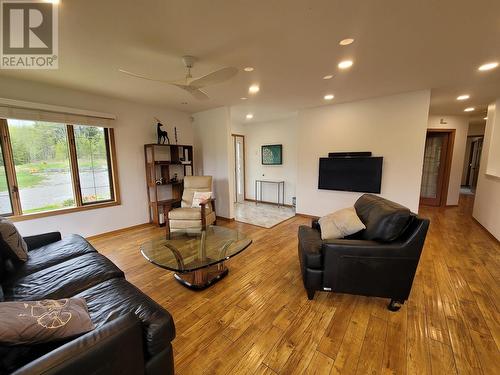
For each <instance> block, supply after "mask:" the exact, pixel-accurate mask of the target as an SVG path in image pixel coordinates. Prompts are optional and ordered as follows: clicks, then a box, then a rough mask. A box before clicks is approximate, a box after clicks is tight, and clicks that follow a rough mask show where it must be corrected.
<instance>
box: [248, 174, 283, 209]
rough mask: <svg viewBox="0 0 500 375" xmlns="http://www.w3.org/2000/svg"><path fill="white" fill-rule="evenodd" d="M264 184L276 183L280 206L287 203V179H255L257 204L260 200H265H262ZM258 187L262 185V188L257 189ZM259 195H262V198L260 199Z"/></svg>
mask: <svg viewBox="0 0 500 375" xmlns="http://www.w3.org/2000/svg"><path fill="white" fill-rule="evenodd" d="M262 184H274V185H276V188H277V197H278V201H277V204H278V207H279V206H284V205H285V181H279V180H255V204H257V203H258V202H263V200H262ZM258 187H260V189H257V188H258ZM257 191H259V193H260V194H257ZM280 193H281V194H280ZM259 196H260V199H259ZM280 196H281V201H280Z"/></svg>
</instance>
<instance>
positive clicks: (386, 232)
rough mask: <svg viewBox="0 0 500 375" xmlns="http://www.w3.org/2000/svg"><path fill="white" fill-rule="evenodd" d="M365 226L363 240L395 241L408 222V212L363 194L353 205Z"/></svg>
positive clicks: (395, 204) (380, 199)
mask: <svg viewBox="0 0 500 375" xmlns="http://www.w3.org/2000/svg"><path fill="white" fill-rule="evenodd" d="M354 207H355V208H356V212H357V214H358V216H359V218H360V219H361V221H362V222H363V224H365V226H366V230H364V231H363V232H362V237H363V239H365V240H372V241H383V242H391V241H394V240H395V239H397V238H398V237H399V236H400V235H401V234H402V233H403V232H404V230H405V229H406V228H407V226H408V223H409V222H410V210H409V209H408V208H406V207H404V206H401V205H400V204H397V203H395V202H392V201H390V200H387V199H384V198H381V197H378V196H376V195H372V194H363V195H362V196H361V197H360V198H359V199H358V200H357V201H356V203H355V204H354Z"/></svg>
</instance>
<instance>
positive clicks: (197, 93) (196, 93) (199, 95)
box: [173, 83, 210, 100]
mask: <svg viewBox="0 0 500 375" xmlns="http://www.w3.org/2000/svg"><path fill="white" fill-rule="evenodd" d="M173 85H174V86H177V87H178V88H180V89H183V90H185V91H187V92H188V93H190V94H191V95H192V96H193V97H194V98H196V99H198V100H207V99H210V97H209V96H208V94H207V93H206V92H205V91H202V90H200V89H198V88H196V87H192V86H186V85H183V84H177V83H173Z"/></svg>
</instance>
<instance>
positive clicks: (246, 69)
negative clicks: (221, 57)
mask: <svg viewBox="0 0 500 375" xmlns="http://www.w3.org/2000/svg"><path fill="white" fill-rule="evenodd" d="M243 70H244V71H245V72H253V67H251V66H247V67H246V68H245V69H243Z"/></svg>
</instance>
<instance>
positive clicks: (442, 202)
mask: <svg viewBox="0 0 500 375" xmlns="http://www.w3.org/2000/svg"><path fill="white" fill-rule="evenodd" d="M429 133H443V134H447V135H448V142H447V146H446V147H447V149H446V155H445V158H446V160H445V165H444V171H443V179H444V180H443V183H442V185H441V194H440V199H439V204H437V205H436V206H437V207H443V206H446V201H447V200H448V188H449V186H450V174H451V162H452V160H453V147H454V145H455V133H456V129H427V133H426V135H425V139H426V141H427V135H428V134H429ZM424 153H425V150H424ZM425 199H426V198H422V197H420V204H422V205H429V203H426V201H425Z"/></svg>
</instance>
